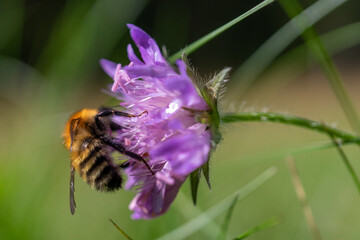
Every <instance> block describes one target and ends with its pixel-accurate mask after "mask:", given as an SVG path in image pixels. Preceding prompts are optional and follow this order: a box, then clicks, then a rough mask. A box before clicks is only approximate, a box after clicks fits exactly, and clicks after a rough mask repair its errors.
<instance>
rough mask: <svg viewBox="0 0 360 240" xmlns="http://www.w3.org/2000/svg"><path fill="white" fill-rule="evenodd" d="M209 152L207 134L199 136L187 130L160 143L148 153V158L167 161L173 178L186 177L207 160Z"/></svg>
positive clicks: (208, 137) (208, 136) (208, 135)
mask: <svg viewBox="0 0 360 240" xmlns="http://www.w3.org/2000/svg"><path fill="white" fill-rule="evenodd" d="M209 150H210V134H209V133H208V132H204V133H203V134H201V135H200V134H198V133H197V132H196V131H191V130H188V131H187V132H184V133H182V134H179V135H177V136H173V137H171V138H168V139H167V140H165V141H163V142H160V143H159V144H158V145H157V146H156V147H155V148H153V149H152V150H151V151H150V158H151V159H154V160H155V159H157V160H160V159H163V160H166V161H168V162H169V163H170V164H171V170H172V173H173V175H175V176H187V175H189V174H190V173H191V172H193V171H194V170H195V169H197V168H199V167H200V166H202V165H203V164H204V163H205V162H206V161H207V160H208V157H209Z"/></svg>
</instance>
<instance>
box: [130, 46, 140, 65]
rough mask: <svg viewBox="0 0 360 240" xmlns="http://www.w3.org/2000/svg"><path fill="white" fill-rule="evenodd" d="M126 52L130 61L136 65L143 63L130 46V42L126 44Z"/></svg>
mask: <svg viewBox="0 0 360 240" xmlns="http://www.w3.org/2000/svg"><path fill="white" fill-rule="evenodd" d="M127 53H128V58H129V60H130V61H131V62H133V63H135V64H138V65H143V64H144V63H143V62H142V61H141V60H140V59H139V58H138V57H137V56H136V54H135V52H134V49H133V48H132V46H131V44H129V45H128V46H127Z"/></svg>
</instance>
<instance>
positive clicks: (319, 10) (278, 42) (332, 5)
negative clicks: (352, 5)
mask: <svg viewBox="0 0 360 240" xmlns="http://www.w3.org/2000/svg"><path fill="white" fill-rule="evenodd" d="M345 2H346V0H320V1H317V2H315V3H314V4H313V5H311V6H310V7H308V8H307V9H306V10H304V11H303V12H302V13H301V14H299V15H298V16H297V17H294V18H292V19H291V21H289V22H288V23H287V24H285V25H284V26H283V27H282V28H280V29H279V30H278V31H277V32H276V33H274V34H273V35H272V36H271V37H270V38H269V39H268V40H266V41H265V42H264V43H263V44H262V45H261V46H260V47H259V48H258V49H257V50H256V51H255V52H254V53H253V54H252V55H251V56H250V57H249V58H248V59H247V60H246V61H245V62H244V63H243V64H242V65H241V66H240V67H239V68H238V69H237V70H236V71H235V72H234V73H233V75H232V79H241V82H239V85H240V86H239V87H237V89H238V91H237V94H238V96H241V95H242V94H243V93H244V92H245V91H246V90H247V88H248V87H249V86H250V85H251V83H252V82H253V81H255V80H256V78H257V77H258V76H259V75H260V74H261V73H262V72H263V71H264V69H265V68H266V67H267V66H268V65H270V63H271V62H272V61H273V60H274V59H275V58H276V57H277V56H278V55H279V54H280V53H281V52H282V51H284V49H285V48H286V47H287V46H288V45H290V43H292V42H293V41H294V40H295V39H296V38H297V37H298V36H299V35H300V34H301V32H300V31H298V29H297V28H296V27H295V26H296V25H298V24H299V23H298V22H299V21H301V19H302V18H303V17H304V16H308V18H309V19H308V21H309V25H312V24H315V23H316V22H317V21H319V20H320V19H322V18H323V17H325V16H326V15H327V14H329V13H330V12H332V11H333V10H334V9H336V8H337V7H339V6H341V5H342V4H343V3H345Z"/></svg>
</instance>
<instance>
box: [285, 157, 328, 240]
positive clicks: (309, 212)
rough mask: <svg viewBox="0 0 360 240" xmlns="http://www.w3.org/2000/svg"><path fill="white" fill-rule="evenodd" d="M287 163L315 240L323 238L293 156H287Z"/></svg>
mask: <svg viewBox="0 0 360 240" xmlns="http://www.w3.org/2000/svg"><path fill="white" fill-rule="evenodd" d="M286 163H287V165H288V167H289V171H290V175H291V180H292V182H293V184H294V189H295V192H296V196H297V197H298V199H299V201H300V203H301V206H302V209H303V213H304V216H305V220H306V223H307V225H308V227H309V229H310V231H311V234H312V235H313V238H314V239H315V240H321V239H322V238H321V235H320V231H319V228H318V227H317V224H316V221H315V218H314V215H313V213H312V210H311V207H310V205H309V202H308V201H307V199H306V193H305V190H304V187H303V185H302V183H301V180H300V177H299V173H298V171H297V168H296V164H295V161H294V159H293V158H292V157H288V158H286Z"/></svg>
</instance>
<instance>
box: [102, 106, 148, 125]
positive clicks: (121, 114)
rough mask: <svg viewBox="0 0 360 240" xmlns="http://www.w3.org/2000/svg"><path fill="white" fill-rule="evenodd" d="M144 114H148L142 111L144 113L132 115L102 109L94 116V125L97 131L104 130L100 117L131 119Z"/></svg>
mask: <svg viewBox="0 0 360 240" xmlns="http://www.w3.org/2000/svg"><path fill="white" fill-rule="evenodd" d="M144 113H148V112H147V111H144V112H142V113H140V114H139V115H134V114H130V113H126V112H121V111H117V110H114V109H111V108H104V109H102V110H101V111H100V112H99V113H98V114H96V116H95V123H96V126H97V127H98V128H99V129H101V130H104V128H105V127H104V124H103V123H102V122H101V121H100V118H101V117H110V116H113V115H115V116H120V117H128V118H132V117H140V116H141V115H143V114H144Z"/></svg>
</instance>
